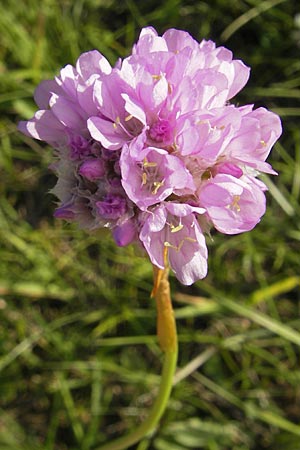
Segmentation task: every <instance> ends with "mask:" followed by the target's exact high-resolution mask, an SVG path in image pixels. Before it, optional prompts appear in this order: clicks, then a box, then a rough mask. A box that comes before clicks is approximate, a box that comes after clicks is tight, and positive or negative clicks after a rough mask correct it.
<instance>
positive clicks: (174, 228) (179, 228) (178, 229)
mask: <svg viewBox="0 0 300 450" xmlns="http://www.w3.org/2000/svg"><path fill="white" fill-rule="evenodd" d="M170 228H171V233H177V231H180V230H182V228H183V225H182V223H180V224H179V225H178V226H177V227H174V225H173V224H171V225H170Z"/></svg>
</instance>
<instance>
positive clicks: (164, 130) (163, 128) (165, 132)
mask: <svg viewBox="0 0 300 450" xmlns="http://www.w3.org/2000/svg"><path fill="white" fill-rule="evenodd" d="M149 137H150V138H151V139H152V140H153V141H155V142H168V141H170V139H171V137H172V128H171V125H170V122H169V121H168V120H166V119H158V121H157V122H154V123H153V124H152V125H151V126H150V129H149Z"/></svg>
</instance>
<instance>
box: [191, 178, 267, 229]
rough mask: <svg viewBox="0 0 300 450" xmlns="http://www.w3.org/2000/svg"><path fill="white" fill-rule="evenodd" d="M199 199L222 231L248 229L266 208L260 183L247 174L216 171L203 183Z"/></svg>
mask: <svg viewBox="0 0 300 450" xmlns="http://www.w3.org/2000/svg"><path fill="white" fill-rule="evenodd" d="M199 200H200V205H201V206H203V207H204V208H205V209H206V211H207V215H208V217H209V219H210V220H211V221H212V223H213V225H214V226H215V228H216V229H217V230H218V231H220V232H221V233H225V234H237V233H242V232H244V231H249V230H252V228H254V227H255V225H257V223H258V222H259V221H260V219H261V217H262V215H263V214H264V213H265V209H266V201H265V195H264V194H263V191H262V189H261V186H258V185H257V184H256V183H255V182H253V179H252V178H251V177H244V178H243V179H242V178H238V179H237V178H235V177H233V176H232V175H227V174H218V175H216V176H215V177H214V178H213V179H211V180H209V181H207V182H206V183H204V185H203V187H202V189H201V191H200V194H199Z"/></svg>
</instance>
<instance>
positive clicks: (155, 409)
mask: <svg viewBox="0 0 300 450" xmlns="http://www.w3.org/2000/svg"><path fill="white" fill-rule="evenodd" d="M152 296H153V297H154V298H155V300H156V305H157V334H158V339H159V343H160V346H161V348H162V350H163V352H164V354H165V358H164V363H163V369H162V376H161V382H160V386H159V390H158V394H157V397H156V399H155V401H154V404H153V406H152V409H151V411H150V413H149V415H148V417H147V419H146V420H145V421H144V422H143V423H142V424H141V425H140V426H139V427H137V428H136V429H135V431H133V432H131V433H129V434H127V435H125V436H122V437H120V438H119V439H116V440H114V441H112V442H109V443H107V444H104V445H103V446H101V447H98V448H97V449H96V450H124V449H127V448H128V447H130V446H131V445H133V444H135V443H136V442H138V441H140V440H141V439H142V438H143V437H145V436H147V435H148V434H150V433H151V432H153V431H154V429H155V428H156V426H157V424H158V422H159V420H160V418H161V417H162V415H163V413H164V411H165V409H166V407H167V403H168V400H169V398H170V394H171V389H172V381H173V377H174V374H175V370H176V364H177V354H178V345H177V333H176V324H175V319H174V312H173V308H172V303H171V296H170V285H169V281H168V269H164V270H160V269H157V268H154V288H153V291H152Z"/></svg>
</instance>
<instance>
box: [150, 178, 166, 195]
mask: <svg viewBox="0 0 300 450" xmlns="http://www.w3.org/2000/svg"><path fill="white" fill-rule="evenodd" d="M163 184H164V182H163V181H154V183H153V186H154V189H153V191H152V194H153V195H155V194H157V192H158V189H159V188H160V187H161V186H163Z"/></svg>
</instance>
